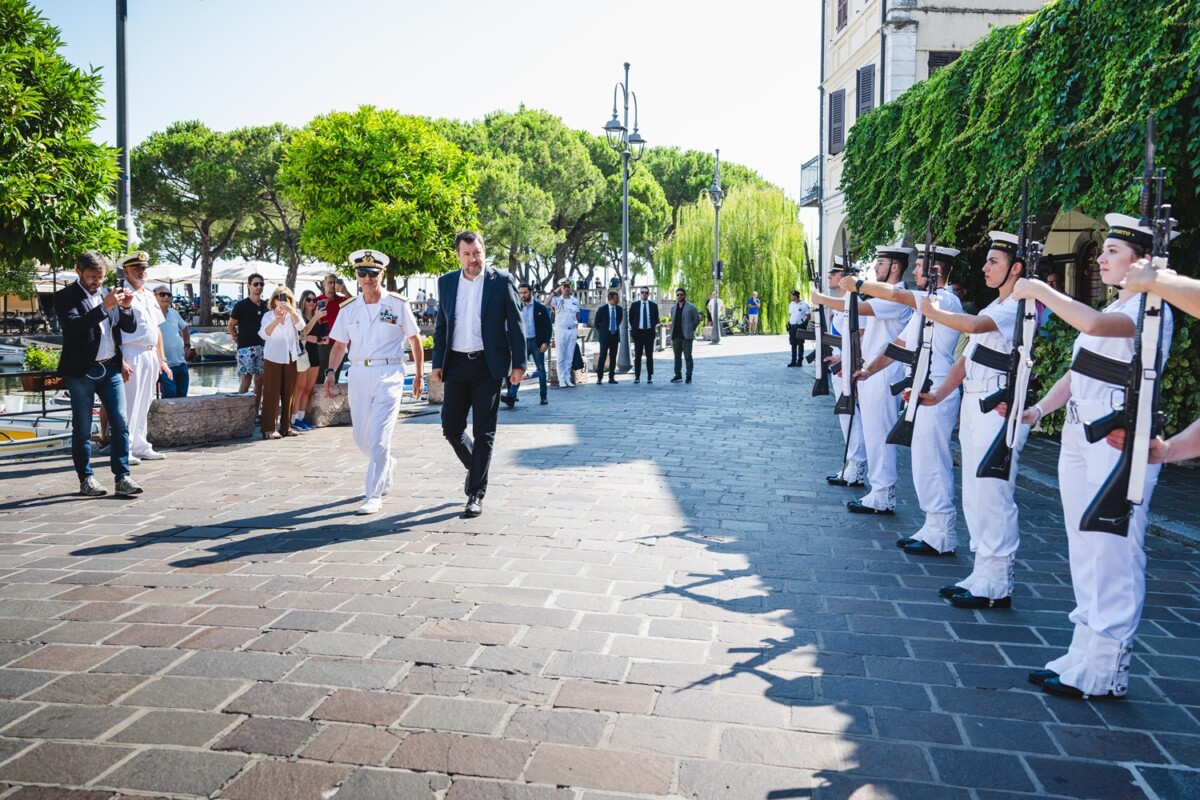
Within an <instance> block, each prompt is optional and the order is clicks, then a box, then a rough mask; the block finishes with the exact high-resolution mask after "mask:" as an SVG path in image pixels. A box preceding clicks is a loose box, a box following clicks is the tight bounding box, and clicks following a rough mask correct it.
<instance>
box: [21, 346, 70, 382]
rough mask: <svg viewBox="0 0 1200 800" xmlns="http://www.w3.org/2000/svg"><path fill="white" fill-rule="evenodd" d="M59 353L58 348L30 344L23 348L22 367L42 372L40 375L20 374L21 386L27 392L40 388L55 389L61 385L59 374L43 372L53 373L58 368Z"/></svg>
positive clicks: (29, 370)
mask: <svg viewBox="0 0 1200 800" xmlns="http://www.w3.org/2000/svg"><path fill="white" fill-rule="evenodd" d="M60 355H61V353H60V352H59V351H58V350H52V349H50V348H48V347H38V346H37V345H35V344H31V345H29V346H28V347H26V348H25V361H24V363H23V365H22V366H23V368H24V370H25V371H26V372H37V373H43V374H40V375H22V376H21V387H22V388H24V389H25V391H27V392H36V391H40V390H42V389H57V388H59V387H60V386H62V385H63V379H62V376H61V375H54V374H45V373H53V372H54V371H55V370H57V369H58V359H59V356H60Z"/></svg>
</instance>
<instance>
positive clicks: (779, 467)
mask: <svg viewBox="0 0 1200 800" xmlns="http://www.w3.org/2000/svg"><path fill="white" fill-rule="evenodd" d="M696 349H697V354H698V355H699V356H700V358H698V359H697V365H696V380H695V383H694V384H692V385H672V384H670V383H668V379H669V378H670V369H669V367H667V366H666V365H665V364H664V360H663V359H662V358H661V357H660V359H659V368H658V374H657V376H656V377H657V380H656V382H655V383H654V385H653V386H647V385H645V383H643V384H642V385H639V386H634V385H632V379H631V377H629V376H625V377H622V378H621V379H620V382H621V385H618V386H609V385H603V386H596V385H594V384H593V385H588V386H583V387H579V388H576V389H568V390H556V391H554V390H552V392H551V394H550V405H548V406H545V407H539V406H538V405H537V404H536V402H530V401H531V400H534V399H535V398H536V391H534V392H530V391H528V390H527V391H526V392H524V393H523V397H524V398H525V399H524V400H523V401H522V402H521V403H520V404H519V405H518V407H517V410H515V411H511V412H509V411H505V410H503V409H502V410H501V412H500V413H501V416H502V423H503V424H502V426H501V429H500V432H499V436H498V450H497V454H496V458H495V463H494V468H493V476H494V478H493V483H492V487H491V490H490V492H489V494H488V496H487V500H486V502H485V513H484V515H483V516H482V517H480V518H478V519H475V520H464V519H461V518H460V517H459V513H460V511H461V508H462V502H463V498H462V495H461V488H460V487H461V485H462V483H461V480H462V469H461V467H460V466H459V465H458V463H457V462H456V461H455V460H454V459H453V457H452V454H451V452H450V448H449V446H447V445H446V444H445V442H444V441H442V439H441V437H440V432H439V427H438V424H437V417H436V416H432V415H430V416H422V417H414V418H410V419H408V420H406V421H405V422H403V423H402V424H401V425H399V426H397V430H396V434H395V436H396V442H397V445H398V450H399V456H400V461H399V466H398V473H397V487H396V491H395V492H393V494H392V495H391V496H390V497H388V498H387V500H386V502H385V505H384V512H383V513H382V514H380V515H377V516H375V517H365V518H364V517H356V516H353V513H352V512H353V511H354V509H355V507H356V506H357V505H358V502H359V500H358V498H356V497H355V492H356V491H358V490H359V487H360V486H361V479H362V464H363V462H362V459H361V457H360V456H359V454H358V453H357V451H356V450H355V449H354V448H353V445H352V444H351V439H350V432H349V430H348V429H327V430H320V431H316V432H313V433H308V434H305V435H304V436H303V437H301V438H298V439H289V440H282V441H278V442H260V441H255V442H238V443H234V444H229V445H225V446H219V447H208V448H199V449H192V450H183V451H175V452H172V453H170V454H169V458H168V460H166V461H161V462H146V463H143V464H142V465H140V466H138V467H136V470H137V472H136V473H135V477H136V478H137V479H139V480H140V481H142V482H143V483H144V485H145V486H146V487H147V492H146V494H145V495H143V496H141V497H139V498H137V499H134V500H120V499H116V498H114V497H111V496H110V497H106V498H102V499H96V500H88V499H83V498H78V497H75V496H73V492H74V490H75V488H76V487H75V483H74V480H73V476H72V474H71V471H70V465H69V458H68V457H67V456H66V455H65V454H53V455H45V456H38V457H30V458H26V459H22V460H18V461H9V462H6V463H4V464H3V465H0V479H2V480H0V517H2V520H3V521H2V523H0V696H2V697H3V698H4V699H3V700H2V701H0V798H3V799H4V800H31V799H32V798H55V800H58V799H59V798H61V799H62V800H85V799H86V800H101V799H102V798H103V799H105V800H107V799H108V798H111V797H114V796H122V797H127V796H139V797H141V796H155V797H172V798H176V797H184V798H196V797H224V798H244V799H245V800H272V798H286V799H287V800H301V799H302V798H336V800H356V799H359V798H404V799H405V800H408V799H409V798H412V799H414V800H425V799H429V798H436V799H437V800H472V799H473V798H479V799H480V800H615V799H616V798H629V797H637V798H646V797H671V798H693V797H694V798H712V799H713V800H730V799H733V800H741V799H742V798H746V799H748V800H749V799H754V800H756V799H757V798H764V799H765V798H774V799H782V798H821V799H822V800H827V799H828V798H854V799H855V800H863V798H920V799H921V800H931V799H940V798H971V800H1006V799H1008V798H1018V797H1024V798H1030V797H1054V798H1060V797H1061V798H1090V797H1099V798H1142V797H1150V798H1159V799H1160V800H1167V799H1168V798H1171V799H1174V798H1183V797H1200V770H1198V769H1197V768H1198V767H1200V721H1198V720H1200V597H1198V596H1197V586H1198V584H1200V576H1198V574H1197V562H1198V559H1197V553H1196V552H1195V551H1193V550H1191V549H1188V548H1186V547H1184V546H1182V545H1180V544H1176V543H1174V542H1171V541H1167V540H1164V539H1161V538H1157V537H1151V538H1150V541H1149V542H1148V550H1149V551H1150V560H1149V581H1148V583H1149V597H1148V602H1147V607H1146V613H1145V618H1144V620H1143V622H1142V625H1141V629H1140V632H1139V636H1138V639H1137V645H1136V652H1135V656H1134V662H1133V673H1134V678H1133V681H1132V685H1131V692H1130V697H1129V699H1127V700H1125V701H1122V702H1110V703H1094V704H1088V703H1083V702H1072V701H1068V700H1061V699H1056V698H1051V697H1048V696H1045V695H1043V694H1041V693H1040V692H1038V691H1037V690H1036V689H1035V687H1032V686H1030V685H1028V684H1027V683H1026V682H1025V675H1026V672H1027V671H1028V669H1029V668H1031V667H1036V666H1040V665H1041V664H1042V663H1043V662H1044V661H1045V660H1046V659H1047V657H1048V656H1050V655H1052V654H1054V653H1057V652H1058V651H1060V650H1061V649H1062V648H1064V647H1065V645H1066V643H1067V640H1068V622H1067V618H1066V613H1067V611H1068V609H1069V608H1070V607H1071V605H1072V603H1071V590H1070V586H1069V575H1068V569H1067V565H1066V560H1065V548H1066V545H1065V535H1064V534H1063V532H1062V529H1061V527H1060V526H1061V510H1060V507H1059V505H1058V504H1057V502H1056V501H1054V500H1052V499H1051V498H1047V497H1044V496H1041V495H1038V494H1033V493H1029V492H1027V491H1021V492H1020V493H1019V497H1020V501H1021V505H1022V514H1023V517H1022V522H1023V528H1024V531H1025V539H1024V541H1023V543H1022V549H1021V553H1020V562H1019V564H1018V569H1017V580H1018V581H1019V585H1018V588H1017V591H1016V593H1015V598H1014V608H1013V609H1012V610H1008V611H993V612H972V611H963V610H958V609H954V608H952V607H950V606H949V605H948V604H946V603H945V602H944V601H942V600H940V599H939V598H938V597H937V596H936V595H935V593H934V590H935V589H936V587H938V586H941V585H943V584H945V583H947V582H949V581H951V580H952V579H957V578H959V577H961V576H963V575H965V574H966V572H967V571H968V570H969V568H970V557H969V554H968V553H967V547H966V545H965V544H964V545H962V546H961V547H960V550H959V555H958V556H957V557H956V558H945V559H935V560H920V559H919V558H918V557H914V556H909V555H906V554H904V553H902V552H900V551H899V550H898V549H897V548H896V547H894V546H893V541H894V540H895V538H896V537H897V535H898V534H904V533H910V532H912V531H913V530H915V529H916V528H917V527H918V522H917V520H918V510H917V508H916V504H915V501H914V500H913V495H912V491H911V482H910V481H909V480H908V479H907V477H906V473H907V456H904V457H903V460H902V464H901V475H902V476H905V477H904V478H903V480H902V486H901V489H900V497H901V504H900V508H899V512H898V514H897V515H896V517H895V518H894V519H886V520H882V521H881V520H876V519H872V518H867V519H864V518H862V517H853V516H850V515H848V514H846V513H845V511H844V509H843V503H844V502H845V501H846V500H847V499H851V498H853V497H854V496H855V495H854V494H853V492H852V491H851V490H845V489H831V488H829V487H827V486H826V485H825V482H824V476H825V475H826V474H827V473H829V472H831V471H833V470H834V469H835V465H836V463H837V462H838V461H839V459H840V457H841V441H840V436H839V434H838V431H837V427H836V421H835V418H834V417H833V415H832V414H831V413H830V401H829V398H819V399H814V398H811V397H810V386H811V373H810V372H808V370H794V369H787V368H785V367H784V364H785V362H786V358H787V356H786V354H785V352H784V350H785V343H784V340H783V338H782V337H777V336H776V337H766V336H764V337H758V338H755V339H748V338H744V337H729V338H726V339H725V340H724V341H723V343H722V344H721V345H720V346H719V347H713V348H710V347H709V346H708V345H704V344H697V347H696ZM109 482H110V478H108V477H106V479H105V483H109ZM960 525H961V523H960ZM963 538H964V542H965V530H964V537H963Z"/></svg>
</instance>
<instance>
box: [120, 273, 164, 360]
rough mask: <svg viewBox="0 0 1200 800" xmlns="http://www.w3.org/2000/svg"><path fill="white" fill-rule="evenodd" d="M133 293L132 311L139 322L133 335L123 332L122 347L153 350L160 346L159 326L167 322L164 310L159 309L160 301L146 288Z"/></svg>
mask: <svg viewBox="0 0 1200 800" xmlns="http://www.w3.org/2000/svg"><path fill="white" fill-rule="evenodd" d="M131 293H132V294H133V305H131V306H130V310H131V311H133V318H134V319H135V320H136V321H137V330H136V331H134V332H133V333H126V332H125V331H121V346H122V347H133V348H135V349H149V348H152V347H154V346H155V345H156V344H158V326H159V325H161V324H163V322H164V321H165V318H164V317H163V313H162V309H160V308H159V307H158V301H157V300H155V299H154V295H153V294H151V293H150V290H149V289H147V288H146V287H144V286H143V287H142V288H141V289H139V290H138V291H136V292H131Z"/></svg>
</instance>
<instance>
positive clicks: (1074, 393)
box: [1071, 294, 1175, 408]
mask: <svg viewBox="0 0 1200 800" xmlns="http://www.w3.org/2000/svg"><path fill="white" fill-rule="evenodd" d="M1143 297H1145V295H1144V294H1136V295H1134V296H1133V297H1131V298H1129V299H1128V300H1126V301H1125V302H1124V303H1122V302H1121V301H1119V300H1118V301H1117V302H1115V303H1113V304H1111V305H1110V306H1108V307H1107V308H1105V309H1104V311H1103V312H1101V313H1104V314H1124V315H1125V316H1127V317H1129V318H1130V319H1132V320H1133V322H1134V324H1135V325H1136V324H1137V319H1138V315H1139V314H1140V313H1141V310H1142V298H1143ZM1174 334H1175V320H1174V317H1173V316H1172V315H1171V308H1170V306H1168V305H1167V304H1166V303H1163V317H1162V348H1163V350H1162V351H1163V363H1162V366H1163V368H1164V369H1165V368H1166V366H1167V358H1166V354H1167V353H1169V352H1170V350H1171V339H1172V337H1173V336H1174ZM1084 347H1086V348H1087V349H1088V350H1091V351H1092V352H1093V353H1095V354H1096V355H1101V356H1108V357H1109V358H1113V359H1116V360H1118V361H1125V362H1129V361H1131V360H1133V338H1132V337H1130V338H1128V339H1120V338H1114V337H1111V336H1089V335H1088V334H1086V333H1081V334H1079V336H1078V337H1076V339H1075V346H1074V348H1072V350H1071V358H1072V359H1074V357H1075V356H1077V355H1079V350H1080V348H1084ZM1145 357H1147V358H1149V357H1150V355H1149V354H1146V356H1145ZM1071 399H1072V400H1105V401H1111V402H1112V404H1113V408H1118V407H1120V406H1121V405H1123V404H1124V402H1125V387H1123V386H1116V385H1115V384H1111V383H1105V382H1104V381H1098V380H1096V379H1095V378H1089V377H1087V376H1085V375H1081V374H1079V373H1078V372H1072V373H1071Z"/></svg>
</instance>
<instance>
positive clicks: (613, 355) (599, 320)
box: [592, 289, 625, 383]
mask: <svg viewBox="0 0 1200 800" xmlns="http://www.w3.org/2000/svg"><path fill="white" fill-rule="evenodd" d="M620 297H621V293H620V292H618V291H617V290H616V289H609V290H608V302H607V303H605V304H604V305H602V306H600V308H598V309H596V318H595V320H594V321H593V322H592V327H593V328H595V329H596V338H597V339H599V340H600V357H599V358H598V359H596V383H604V362H605V360H607V361H608V382H609V383H616V382H617V379H616V376H615V375H614V373H615V372H616V371H617V348H618V347H619V346H620V344H621V320H622V318H623V317H624V316H625V309H623V308H621V307H620V306H619V305H617V301H618V300H619V299H620Z"/></svg>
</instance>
